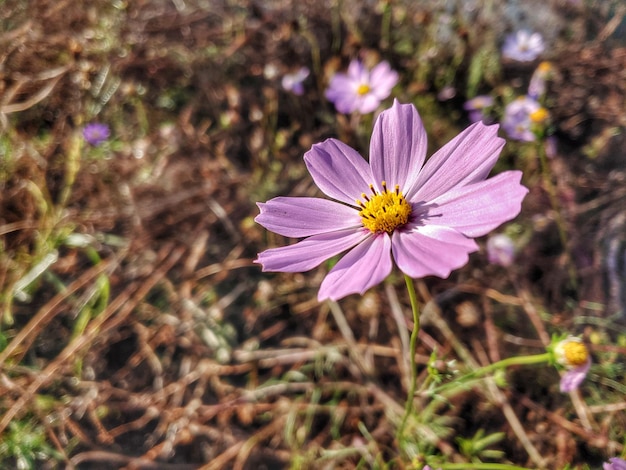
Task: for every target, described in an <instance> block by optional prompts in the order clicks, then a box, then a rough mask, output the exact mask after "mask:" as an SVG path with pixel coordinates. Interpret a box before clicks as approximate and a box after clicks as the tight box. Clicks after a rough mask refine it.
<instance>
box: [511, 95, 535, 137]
mask: <svg viewBox="0 0 626 470" xmlns="http://www.w3.org/2000/svg"><path fill="white" fill-rule="evenodd" d="M542 109H544V108H542V107H541V105H540V104H539V103H538V102H537V101H536V100H534V99H532V98H530V97H528V96H521V97H519V98H517V99H516V100H513V101H511V102H510V103H509V104H508V105H507V106H506V108H505V110H504V117H503V118H502V128H503V129H504V130H505V131H506V133H507V134H508V135H509V137H510V138H511V139H515V140H521V141H524V142H532V141H534V140H535V139H536V138H537V136H536V135H535V133H534V132H533V124H534V123H537V122H538V120H539V119H540V118H541V116H540V114H541V110H542Z"/></svg>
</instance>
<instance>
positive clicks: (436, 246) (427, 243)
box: [392, 225, 478, 278]
mask: <svg viewBox="0 0 626 470" xmlns="http://www.w3.org/2000/svg"><path fill="white" fill-rule="evenodd" d="M476 250H478V245H476V242H474V240H472V239H471V238H467V237H466V236H464V235H462V234H461V233H459V232H457V231H456V230H454V229H451V228H449V227H443V226H438V225H424V226H417V227H414V228H413V229H412V230H406V231H402V230H400V231H396V232H394V234H393V238H392V252H393V257H394V259H395V261H396V264H397V265H398V267H399V268H400V270H401V271H402V272H403V273H405V274H407V275H409V276H411V277H424V276H430V275H435V276H439V277H441V278H446V277H448V276H449V275H450V272H452V270H454V269H457V268H460V267H461V266H463V265H464V264H465V263H467V261H468V259H469V254H470V253H472V252H474V251H476Z"/></svg>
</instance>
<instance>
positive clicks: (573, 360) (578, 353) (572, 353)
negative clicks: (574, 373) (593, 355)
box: [563, 341, 589, 367]
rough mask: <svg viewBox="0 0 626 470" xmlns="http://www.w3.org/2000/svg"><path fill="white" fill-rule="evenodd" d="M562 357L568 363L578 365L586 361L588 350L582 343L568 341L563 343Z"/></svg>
mask: <svg viewBox="0 0 626 470" xmlns="http://www.w3.org/2000/svg"><path fill="white" fill-rule="evenodd" d="M563 357H564V358H565V362H567V364H568V365H570V366H573V367H578V366H582V365H583V364H584V363H585V362H587V358H588V357H589V351H587V346H585V344H584V343H582V342H580V343H579V342H578V341H569V342H567V343H566V344H564V345H563Z"/></svg>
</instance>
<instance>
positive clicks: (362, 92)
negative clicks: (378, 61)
mask: <svg viewBox="0 0 626 470" xmlns="http://www.w3.org/2000/svg"><path fill="white" fill-rule="evenodd" d="M370 90H371V88H370V86H369V85H367V84H365V83H363V84H361V85H359V87H358V88H357V89H356V92H357V94H359V95H366V94H367V93H369V92H370Z"/></svg>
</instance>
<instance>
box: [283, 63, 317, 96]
mask: <svg viewBox="0 0 626 470" xmlns="http://www.w3.org/2000/svg"><path fill="white" fill-rule="evenodd" d="M310 73H311V71H310V70H309V68H308V67H300V68H299V69H298V70H297V71H295V72H293V73H287V74H285V75H283V78H282V80H281V84H282V86H283V88H284V89H285V90H286V91H290V92H291V93H293V94H294V95H298V96H300V95H302V94H303V93H304V80H306V79H307V77H308V76H309V74H310Z"/></svg>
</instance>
